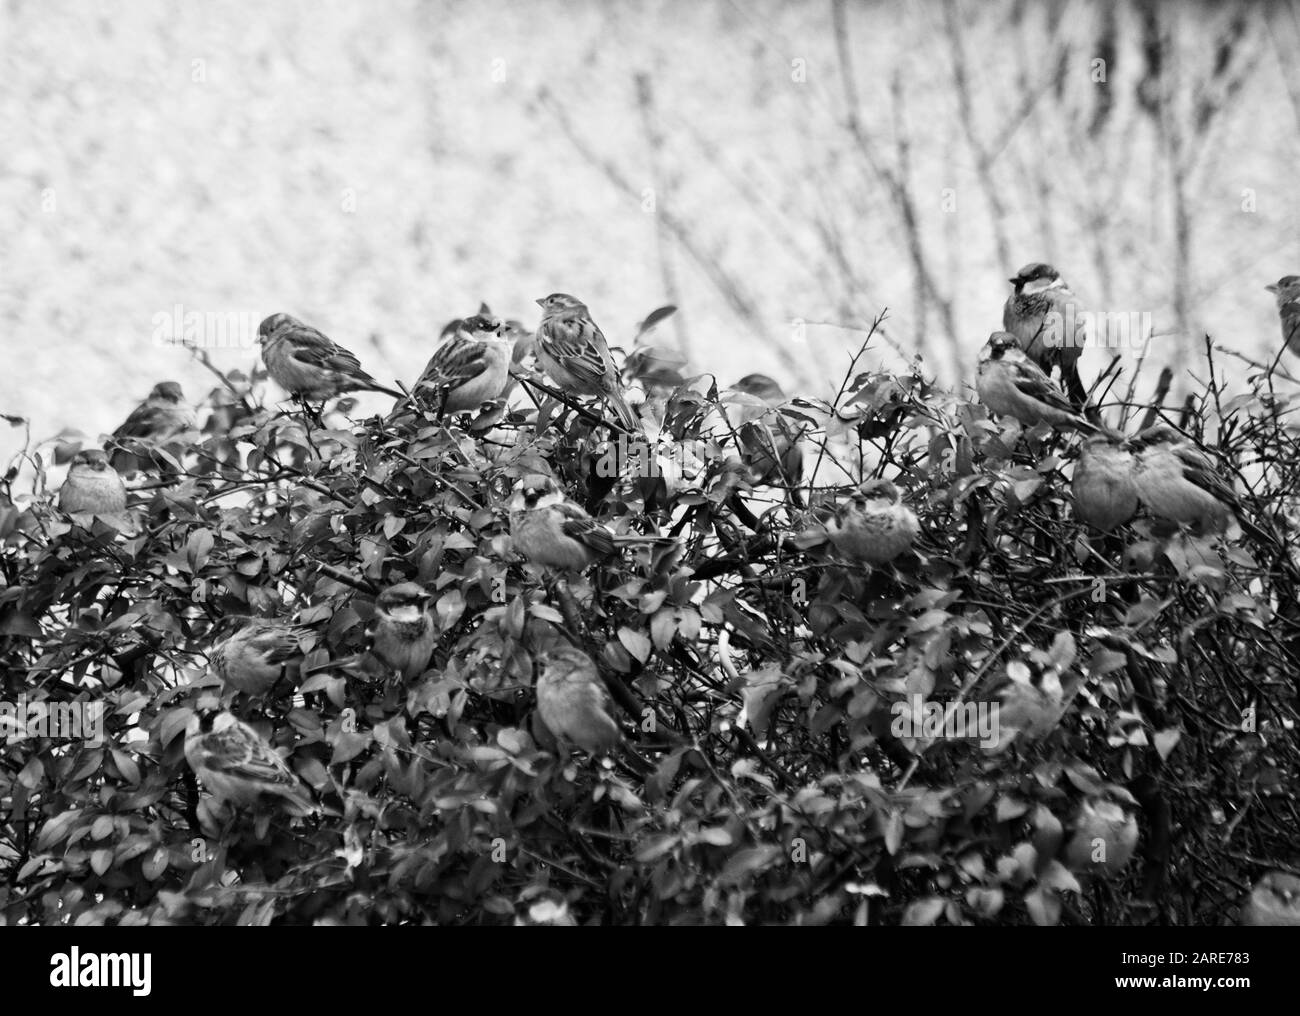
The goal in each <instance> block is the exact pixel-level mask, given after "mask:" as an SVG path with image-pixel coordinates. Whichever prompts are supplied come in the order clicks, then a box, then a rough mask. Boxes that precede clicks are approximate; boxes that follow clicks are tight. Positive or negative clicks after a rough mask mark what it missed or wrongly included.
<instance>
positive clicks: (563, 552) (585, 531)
mask: <svg viewBox="0 0 1300 1016" xmlns="http://www.w3.org/2000/svg"><path fill="white" fill-rule="evenodd" d="M507 508H508V510H509V513H510V539H511V542H512V543H513V544H514V547H515V550H517V551H519V553H521V554H522V555H523V556H524V557H526V558H527V559H528V560H529V561H531V562H533V563H534V564H538V565H542V566H543V567H547V568H560V569H563V570H565V571H582V570H583V569H585V568H586V567H587V566H588V565H591V564H594V563H595V562H596V561H598V560H600V559H601V558H603V557H609V556H610V555H611V554H613V553H615V551H616V548H618V547H620V546H629V545H634V544H644V543H671V542H673V540H672V538H671V537H663V536H640V535H631V534H629V535H619V536H615V535H614V534H613V533H611V532H610V531H609V530H608V529H606V528H605V527H604V526H602V525H601V524H600V523H599V522H597V521H596V520H595V519H593V518H592V517H591V516H590V515H589V514H588V513H587V512H586V511H585V510H584V509H583V508H582V507H581V506H580V505H577V504H575V503H574V502H572V501H570V500H569V499H568V498H567V497H566V496H565V494H564V492H563V491H562V490H560V488H559V485H558V484H556V482H555V480H554V479H552V478H551V477H549V476H544V475H541V474H534V475H532V476H525V477H524V478H522V479H521V480H520V481H519V482H518V483H516V484H515V489H514V492H513V493H512V494H511V497H510V502H509V504H508V505H507Z"/></svg>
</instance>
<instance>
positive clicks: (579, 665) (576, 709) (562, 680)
mask: <svg viewBox="0 0 1300 1016" xmlns="http://www.w3.org/2000/svg"><path fill="white" fill-rule="evenodd" d="M537 662H538V665H539V666H540V668H541V676H539V677H538V679H537V714H538V716H540V717H541V720H542V725H543V726H545V727H546V729H547V730H548V731H549V732H550V734H551V736H552V737H554V738H555V740H556V741H558V742H560V743H562V744H575V745H577V746H578V747H579V748H581V749H582V750H583V751H585V752H588V753H589V754H592V755H604V754H608V753H609V752H612V751H613V750H614V749H615V748H617V749H619V752H620V755H621V756H622V757H624V758H625V759H626V760H627V761H628V762H629V763H630V764H631V765H632V767H633V768H634V769H636V770H637V771H638V772H639V773H641V775H643V776H644V775H648V774H649V773H651V772H653V771H654V766H653V765H651V763H650V762H649V761H648V760H647V759H645V758H644V757H642V756H641V755H639V754H637V752H636V751H634V750H633V749H632V748H631V746H630V745H629V744H628V743H627V740H626V738H624V737H623V730H622V728H621V727H619V725H618V721H617V720H615V719H614V702H613V699H612V698H611V696H610V694H609V690H608V689H607V688H606V687H605V682H604V681H602V680H601V677H600V671H599V670H597V669H596V664H595V662H594V661H593V660H592V659H591V657H590V656H588V655H587V654H586V653H584V652H582V650H580V649H575V648H573V647H572V646H556V647H554V648H552V649H549V650H547V651H546V652H544V653H542V654H541V656H540V657H539V658H538V661H537Z"/></svg>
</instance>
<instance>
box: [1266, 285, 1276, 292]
mask: <svg viewBox="0 0 1300 1016" xmlns="http://www.w3.org/2000/svg"><path fill="white" fill-rule="evenodd" d="M1264 288H1265V289H1267V290H1268V291H1269V292H1270V293H1276V292H1277V284H1276V283H1269V284H1268V285H1267V286H1265V287H1264Z"/></svg>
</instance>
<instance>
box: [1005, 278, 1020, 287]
mask: <svg viewBox="0 0 1300 1016" xmlns="http://www.w3.org/2000/svg"><path fill="white" fill-rule="evenodd" d="M1007 281H1008V282H1009V283H1011V285H1013V286H1018V285H1020V277H1019V276H1016V277H1015V278H1014V279H1007Z"/></svg>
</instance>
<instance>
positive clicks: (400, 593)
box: [370, 582, 438, 681]
mask: <svg viewBox="0 0 1300 1016" xmlns="http://www.w3.org/2000/svg"><path fill="white" fill-rule="evenodd" d="M431 599H432V596H431V595H430V594H429V592H428V590H426V589H425V588H424V587H423V586H420V585H417V584H416V583H414V582H399V583H398V584H397V585H395V586H389V587H388V588H387V589H385V590H384V591H383V592H382V593H380V594H379V598H378V599H377V600H376V601H375V617H374V620H373V621H372V622H371V625H370V645H371V650H372V652H373V653H374V654H375V656H376V657H377V658H378V659H379V661H380V662H381V663H383V664H385V665H386V666H388V667H390V668H392V669H393V670H396V671H398V672H400V673H401V675H402V678H403V679H404V680H407V681H410V680H412V679H414V678H416V677H419V676H420V675H421V674H423V673H424V672H425V671H426V670H427V669H428V668H429V660H430V658H431V657H432V656H433V650H434V647H435V646H436V645H437V644H438V627H437V625H436V624H435V623H434V620H433V613H432V611H430V609H429V601H430V600H431Z"/></svg>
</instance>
